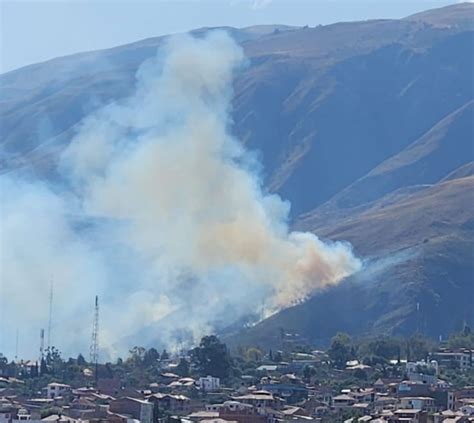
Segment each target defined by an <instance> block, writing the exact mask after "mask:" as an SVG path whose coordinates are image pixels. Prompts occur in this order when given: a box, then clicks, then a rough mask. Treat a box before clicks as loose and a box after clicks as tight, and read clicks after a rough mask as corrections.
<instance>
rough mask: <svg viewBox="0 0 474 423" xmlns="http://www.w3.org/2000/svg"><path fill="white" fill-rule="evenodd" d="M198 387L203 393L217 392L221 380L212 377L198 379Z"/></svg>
mask: <svg viewBox="0 0 474 423" xmlns="http://www.w3.org/2000/svg"><path fill="white" fill-rule="evenodd" d="M198 385H199V387H200V388H201V389H202V390H203V391H204V392H212V391H217V390H218V389H219V388H220V386H221V380H220V379H219V378H218V377H213V376H206V377H200V378H199V381H198Z"/></svg>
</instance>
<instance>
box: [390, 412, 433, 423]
mask: <svg viewBox="0 0 474 423" xmlns="http://www.w3.org/2000/svg"><path fill="white" fill-rule="evenodd" d="M427 421H428V414H427V413H426V411H423V410H415V409H399V410H396V411H394V413H393V417H392V419H391V422H393V423H427Z"/></svg>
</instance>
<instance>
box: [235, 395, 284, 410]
mask: <svg viewBox="0 0 474 423" xmlns="http://www.w3.org/2000/svg"><path fill="white" fill-rule="evenodd" d="M234 400H235V401H239V402H242V403H244V404H250V405H252V406H254V407H255V408H256V409H257V411H258V412H259V413H260V414H264V413H265V412H266V411H267V409H270V408H271V409H275V410H279V409H281V408H282V406H283V403H284V400H282V399H280V398H278V397H275V396H273V394H271V393H270V392H268V391H254V392H252V393H250V394H247V395H242V396H239V397H235V398H234Z"/></svg>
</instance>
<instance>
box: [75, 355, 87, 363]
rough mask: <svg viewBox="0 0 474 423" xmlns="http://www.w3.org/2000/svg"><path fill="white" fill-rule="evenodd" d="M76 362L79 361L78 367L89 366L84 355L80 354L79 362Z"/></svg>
mask: <svg viewBox="0 0 474 423" xmlns="http://www.w3.org/2000/svg"><path fill="white" fill-rule="evenodd" d="M76 361H77V365H78V366H86V365H87V363H86V359H85V358H84V356H83V355H82V354H79V355H78V356H77V360H76Z"/></svg>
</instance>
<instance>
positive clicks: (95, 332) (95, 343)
mask: <svg viewBox="0 0 474 423" xmlns="http://www.w3.org/2000/svg"><path fill="white" fill-rule="evenodd" d="M90 362H91V364H92V363H93V364H94V365H95V372H94V373H95V384H96V386H97V381H98V378H99V297H98V296H97V295H96V296H95V307H94V320H93V323H92V339H91V346H90Z"/></svg>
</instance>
